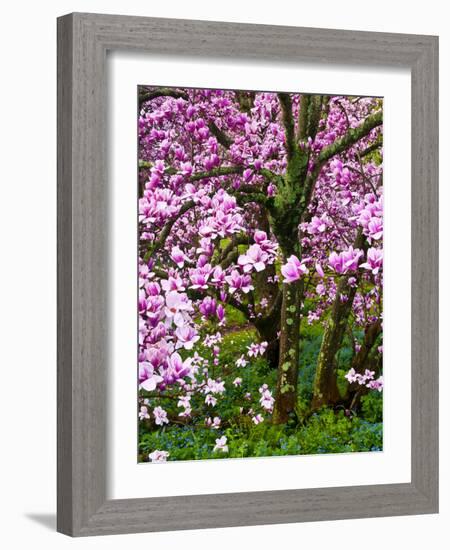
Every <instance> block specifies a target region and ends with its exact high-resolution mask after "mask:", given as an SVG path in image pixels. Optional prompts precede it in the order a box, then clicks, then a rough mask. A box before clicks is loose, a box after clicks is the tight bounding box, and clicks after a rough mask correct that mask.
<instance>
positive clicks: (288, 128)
mask: <svg viewBox="0 0 450 550" xmlns="http://www.w3.org/2000/svg"><path fill="white" fill-rule="evenodd" d="M278 100H279V102H280V105H281V111H282V113H283V126H284V131H285V135H286V153H287V158H288V161H289V160H290V159H292V157H293V156H294V152H295V148H296V143H295V126H294V117H293V116H292V100H291V96H290V95H289V94H286V93H279V94H278Z"/></svg>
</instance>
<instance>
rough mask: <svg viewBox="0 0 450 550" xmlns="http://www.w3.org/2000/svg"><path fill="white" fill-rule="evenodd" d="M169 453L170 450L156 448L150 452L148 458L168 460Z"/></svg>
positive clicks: (156, 460) (161, 460) (155, 460)
mask: <svg viewBox="0 0 450 550" xmlns="http://www.w3.org/2000/svg"><path fill="white" fill-rule="evenodd" d="M169 455H170V453H169V452H168V451H159V450H156V451H153V452H152V453H150V454H149V455H148V458H149V459H150V462H156V463H157V462H166V461H167V458H168V457H169Z"/></svg>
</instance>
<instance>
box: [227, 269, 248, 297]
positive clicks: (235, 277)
mask: <svg viewBox="0 0 450 550" xmlns="http://www.w3.org/2000/svg"><path fill="white" fill-rule="evenodd" d="M225 280H226V281H227V283H228V284H229V285H230V293H231V294H233V293H234V292H235V291H236V290H242V292H244V293H245V294H248V293H249V292H250V290H253V289H254V287H253V285H252V284H251V278H250V276H249V275H241V274H240V273H239V271H238V270H237V269H233V271H232V272H231V274H230V275H227V276H226V277H225Z"/></svg>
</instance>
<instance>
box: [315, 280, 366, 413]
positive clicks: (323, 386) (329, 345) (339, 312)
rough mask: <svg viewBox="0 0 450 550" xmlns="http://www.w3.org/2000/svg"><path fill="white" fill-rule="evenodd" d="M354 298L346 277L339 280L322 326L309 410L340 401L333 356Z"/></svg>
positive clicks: (345, 325) (340, 339) (354, 291)
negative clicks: (327, 315) (323, 326)
mask: <svg viewBox="0 0 450 550" xmlns="http://www.w3.org/2000/svg"><path fill="white" fill-rule="evenodd" d="M355 294H356V287H353V288H352V287H350V286H349V284H348V277H343V278H342V279H341V280H340V281H339V284H338V288H337V292H336V298H335V301H334V304H333V307H332V310H331V313H330V317H329V318H328V321H327V323H326V326H325V330H324V333H323V338H322V344H321V346H320V351H319V356H318V358H317V367H316V375H315V379H314V389H313V401H312V408H313V409H317V408H320V407H322V406H323V405H334V404H336V403H338V402H339V400H340V397H341V396H340V394H339V390H338V386H337V365H336V353H337V352H338V351H339V349H340V347H341V344H342V339H343V337H344V334H345V330H346V327H347V323H348V318H349V316H350V312H351V310H352V305H353V300H354V298H355ZM342 300H345V301H342Z"/></svg>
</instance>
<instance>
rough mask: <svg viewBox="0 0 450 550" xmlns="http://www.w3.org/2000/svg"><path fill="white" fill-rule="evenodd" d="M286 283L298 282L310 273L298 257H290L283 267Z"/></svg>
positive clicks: (282, 271)
mask: <svg viewBox="0 0 450 550" xmlns="http://www.w3.org/2000/svg"><path fill="white" fill-rule="evenodd" d="M281 273H282V275H283V277H284V281H283V282H284V283H293V282H294V281H298V280H299V279H300V278H301V277H302V276H303V275H306V274H307V273H309V270H308V268H307V267H306V266H305V265H304V264H302V263H301V262H300V260H299V259H298V258H297V256H294V255H292V256H290V257H289V258H288V260H287V263H286V264H284V265H282V266H281Z"/></svg>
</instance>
